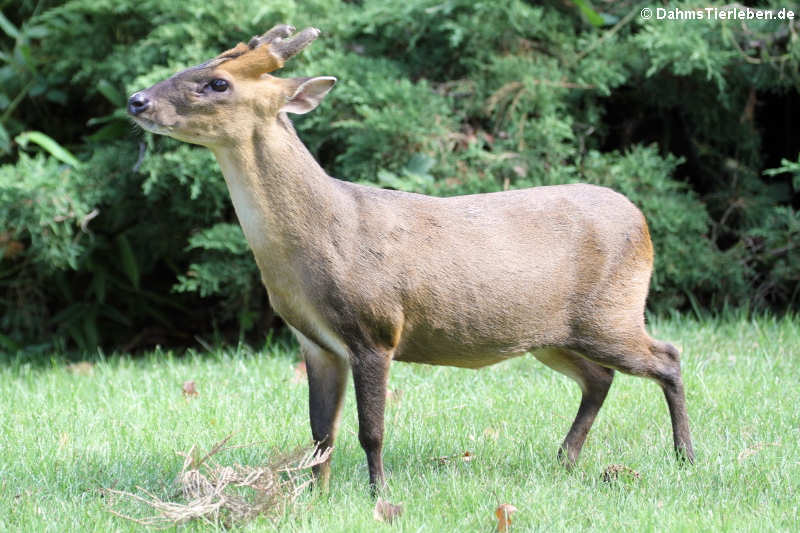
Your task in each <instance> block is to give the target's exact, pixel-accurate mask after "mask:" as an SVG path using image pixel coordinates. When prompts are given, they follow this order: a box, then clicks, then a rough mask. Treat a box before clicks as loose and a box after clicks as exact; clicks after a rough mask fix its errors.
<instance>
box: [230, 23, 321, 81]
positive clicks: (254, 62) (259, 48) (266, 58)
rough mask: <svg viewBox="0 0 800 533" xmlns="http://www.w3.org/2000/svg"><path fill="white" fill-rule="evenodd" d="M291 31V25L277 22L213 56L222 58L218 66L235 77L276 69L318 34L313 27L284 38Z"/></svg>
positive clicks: (258, 74)
mask: <svg viewBox="0 0 800 533" xmlns="http://www.w3.org/2000/svg"><path fill="white" fill-rule="evenodd" d="M293 32H294V26H289V25H288V24H279V25H277V26H275V27H273V28H272V29H271V30H269V31H268V32H266V33H265V34H263V35H261V36H257V37H253V38H252V39H250V42H249V43H247V44H244V43H239V44H238V45H236V47H235V48H231V49H230V50H227V51H226V52H223V53H222V54H220V55H219V56H217V59H221V60H224V64H223V65H221V66H220V68H222V69H224V70H227V71H228V72H231V73H233V74H236V75H237V76H260V75H261V74H265V73H267V72H272V71H273V70H278V69H279V68H281V67H283V65H284V64H285V63H286V61H287V60H288V59H289V58H291V57H292V56H294V55H296V54H297V53H299V52H300V51H301V50H302V49H303V48H305V47H306V46H308V45H309V44H311V42H312V41H314V39H316V38H317V37H319V34H320V31H319V30H318V29H317V28H306V29H304V30H303V31H301V32H300V33H298V34H297V35H295V36H294V37H292V38H291V39H288V37H290V36H291V35H292V33H293Z"/></svg>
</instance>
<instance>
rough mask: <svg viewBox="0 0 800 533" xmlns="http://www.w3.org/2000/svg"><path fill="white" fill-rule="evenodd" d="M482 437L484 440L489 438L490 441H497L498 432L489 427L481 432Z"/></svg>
mask: <svg viewBox="0 0 800 533" xmlns="http://www.w3.org/2000/svg"><path fill="white" fill-rule="evenodd" d="M483 436H484V437H485V438H489V439H492V440H497V437H499V436H500V432H499V431H497V430H496V429H494V428H491V427H489V428H486V429H484V430H483Z"/></svg>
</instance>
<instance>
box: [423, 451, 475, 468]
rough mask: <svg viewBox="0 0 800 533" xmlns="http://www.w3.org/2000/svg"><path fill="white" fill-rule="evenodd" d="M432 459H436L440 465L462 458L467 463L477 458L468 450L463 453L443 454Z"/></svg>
mask: <svg viewBox="0 0 800 533" xmlns="http://www.w3.org/2000/svg"><path fill="white" fill-rule="evenodd" d="M431 459H432V460H433V461H436V462H437V463H439V464H440V465H446V464H448V463H450V462H451V461H457V460H461V461H463V462H465V463H468V462H470V461H472V460H473V459H475V456H474V455H473V454H472V453H471V452H469V451H466V452H464V453H462V454H458V455H442V456H441V457H431Z"/></svg>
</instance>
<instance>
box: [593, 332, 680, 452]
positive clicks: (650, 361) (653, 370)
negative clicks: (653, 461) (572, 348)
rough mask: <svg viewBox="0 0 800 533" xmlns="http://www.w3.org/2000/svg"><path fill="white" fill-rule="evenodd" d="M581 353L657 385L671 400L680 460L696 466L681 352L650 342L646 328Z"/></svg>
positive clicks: (671, 412)
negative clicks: (687, 411) (682, 372)
mask: <svg viewBox="0 0 800 533" xmlns="http://www.w3.org/2000/svg"><path fill="white" fill-rule="evenodd" d="M580 353H581V354H583V355H585V356H586V357H587V358H588V359H590V360H592V361H594V362H596V363H598V364H600V365H603V366H607V367H609V368H615V369H617V370H619V371H621V372H625V373H626V374H633V375H635V376H641V377H646V378H650V379H652V380H654V381H656V382H657V383H658V384H659V385H660V386H661V389H662V390H663V391H664V397H665V398H666V400H667V406H668V407H669V414H670V419H671V421H672V436H673V441H674V445H675V451H676V453H677V455H678V458H679V460H686V461H689V462H690V463H693V462H694V451H693V449H692V439H691V435H690V432H689V417H688V415H687V413H686V397H685V394H684V390H683V378H682V376H681V363H680V352H678V350H677V348H675V347H674V346H672V345H671V344H669V343H666V342H662V341H659V340H655V339H652V338H650V336H648V335H647V334H646V333H645V332H644V328H643V327H642V328H641V329H640V330H638V331H637V333H635V334H631V335H620V336H617V337H611V338H609V337H604V338H603V339H602V340H591V341H589V342H587V343H584V345H583V346H581V348H580Z"/></svg>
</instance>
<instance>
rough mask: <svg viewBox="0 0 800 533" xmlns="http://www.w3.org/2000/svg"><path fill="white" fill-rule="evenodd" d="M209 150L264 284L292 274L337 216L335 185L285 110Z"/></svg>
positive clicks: (275, 283) (270, 284)
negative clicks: (235, 140)
mask: <svg viewBox="0 0 800 533" xmlns="http://www.w3.org/2000/svg"><path fill="white" fill-rule="evenodd" d="M211 150H212V152H213V153H214V155H215V156H216V158H217V161H218V162H219V165H220V168H221V169H222V174H223V175H224V176H225V182H226V183H227V186H228V190H229V192H230V195H231V200H232V201H233V206H234V209H235V210H236V216H237V217H238V219H239V223H240V224H241V226H242V230H243V231H244V235H245V237H246V238H247V241H248V243H249V244H250V247H251V249H252V250H253V253H254V255H255V258H256V262H257V263H258V266H259V269H260V270H261V273H262V278H263V281H264V283H265V284H266V285H267V288H268V289H272V288H274V287H276V286H278V285H281V284H285V283H286V282H287V281H290V280H291V279H292V278H296V277H297V276H296V274H297V272H295V271H294V270H295V268H296V267H297V265H298V264H301V263H302V262H303V260H304V258H305V257H307V256H308V254H309V253H310V252H312V251H313V250H314V249H318V248H319V245H320V243H319V240H320V239H323V238H324V235H325V234H326V233H328V232H330V231H335V228H334V227H332V226H333V225H335V224H336V223H337V221H340V220H342V217H340V216H337V212H338V211H339V210H340V209H341V204H342V202H343V198H342V195H343V193H342V191H341V189H340V188H339V187H337V186H336V183H335V180H333V179H332V178H330V177H329V176H328V175H327V174H325V171H324V170H323V169H322V167H320V166H319V164H317V162H316V161H315V160H314V158H313V156H312V155H311V154H310V153H309V151H308V150H307V149H306V147H305V146H304V145H303V143H302V142H301V141H300V139H299V138H298V137H297V134H296V133H295V131H294V128H293V127H292V125H291V122H290V121H289V119H288V118H287V117H286V116H285V115H280V116H279V118H278V120H277V121H275V122H274V123H272V124H270V125H265V126H263V127H261V128H260V129H254V130H253V132H252V135H251V136H250V138H249V139H247V140H246V141H245V142H241V143H239V144H237V145H236V146H226V147H212V149H211Z"/></svg>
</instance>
